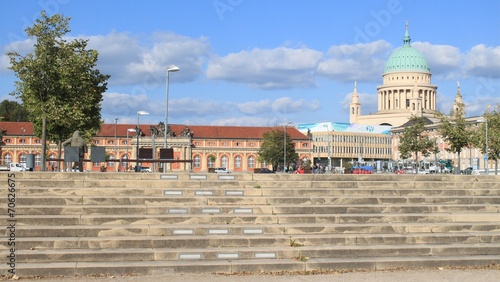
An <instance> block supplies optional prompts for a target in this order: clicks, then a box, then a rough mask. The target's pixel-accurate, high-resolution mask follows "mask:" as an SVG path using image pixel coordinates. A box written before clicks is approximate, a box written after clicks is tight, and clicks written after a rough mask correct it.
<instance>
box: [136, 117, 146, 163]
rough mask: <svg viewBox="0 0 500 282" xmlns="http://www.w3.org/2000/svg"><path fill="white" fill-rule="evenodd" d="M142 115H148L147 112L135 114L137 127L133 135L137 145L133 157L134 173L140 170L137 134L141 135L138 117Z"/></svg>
mask: <svg viewBox="0 0 500 282" xmlns="http://www.w3.org/2000/svg"><path fill="white" fill-rule="evenodd" d="M144 115H149V113H148V112H145V111H138V112H137V127H136V129H135V133H136V136H137V144H136V150H135V153H136V157H135V172H140V171H141V170H140V169H139V134H141V129H140V128H139V116H144Z"/></svg>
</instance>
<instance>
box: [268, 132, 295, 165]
mask: <svg viewBox="0 0 500 282" xmlns="http://www.w3.org/2000/svg"><path fill="white" fill-rule="evenodd" d="M284 138H285V134H284V131H281V130H272V131H268V132H266V133H264V135H263V136H262V146H261V147H260V150H259V161H260V162H264V161H265V162H268V163H270V164H272V165H273V167H274V169H276V168H277V166H278V165H279V164H283V162H284V161H285V160H284V153H283V149H285V148H286V150H285V151H286V159H287V160H289V161H290V162H291V161H294V160H297V159H298V158H299V155H298V154H297V153H296V152H295V143H294V142H293V140H292V139H291V138H290V136H289V135H288V134H286V146H284V141H285V140H284Z"/></svg>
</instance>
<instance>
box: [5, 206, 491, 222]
mask: <svg viewBox="0 0 500 282" xmlns="http://www.w3.org/2000/svg"><path fill="white" fill-rule="evenodd" d="M171 212H172V211H171ZM0 219H2V220H7V219H9V218H8V217H7V216H4V215H1V216H0ZM16 219H17V221H18V225H21V224H23V225H55V226H64V225H99V224H104V225H112V224H125V225H130V224H228V225H230V224H243V223H245V224H251V225H256V224H272V223H274V224H287V223H308V224H312V223H323V224H327V223H338V224H341V223H351V224H359V223H384V222H388V223H399V222H420V223H424V222H426V223H427V222H431V223H435V222H487V221H494V222H500V213H493V212H489V213H484V212H468V213H464V212H454V213H425V214H423V213H379V214H363V213H351V214H318V215H314V214H279V215H276V214H274V215H272V214H268V215H254V214H237V215H233V214H205V215H199V216H196V217H193V215H191V214H185V213H184V210H182V211H180V212H179V213H178V214H177V213H171V214H154V215H150V214H130V215H116V214H115V215H101V214H95V215H94V214H89V215H79V214H74V215H71V214H70V215H17V216H16Z"/></svg>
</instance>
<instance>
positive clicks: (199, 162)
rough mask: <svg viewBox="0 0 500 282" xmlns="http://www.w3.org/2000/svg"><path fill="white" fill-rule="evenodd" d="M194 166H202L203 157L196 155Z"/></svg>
mask: <svg viewBox="0 0 500 282" xmlns="http://www.w3.org/2000/svg"><path fill="white" fill-rule="evenodd" d="M193 167H196V168H200V167H201V158H200V156H198V155H197V156H195V157H194V159H193Z"/></svg>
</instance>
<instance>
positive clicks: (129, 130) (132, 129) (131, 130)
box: [125, 128, 135, 170]
mask: <svg viewBox="0 0 500 282" xmlns="http://www.w3.org/2000/svg"><path fill="white" fill-rule="evenodd" d="M129 132H135V128H129V129H127V160H128V147H129V144H130V143H129V140H128V133H129ZM127 166H128V161H127ZM127 169H128V167H127V168H126V169H125V170H127Z"/></svg>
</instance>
